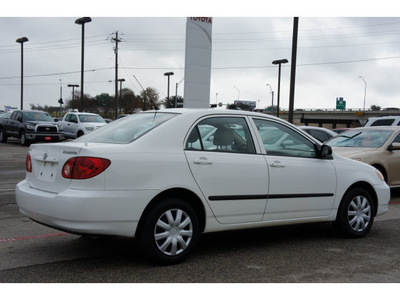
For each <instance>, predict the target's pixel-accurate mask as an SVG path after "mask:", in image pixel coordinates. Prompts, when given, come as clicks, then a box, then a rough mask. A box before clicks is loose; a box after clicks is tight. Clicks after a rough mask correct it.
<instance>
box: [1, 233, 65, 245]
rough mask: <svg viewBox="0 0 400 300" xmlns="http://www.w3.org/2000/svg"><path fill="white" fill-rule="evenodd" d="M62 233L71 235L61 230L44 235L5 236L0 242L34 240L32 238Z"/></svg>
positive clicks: (60, 234)
mask: <svg viewBox="0 0 400 300" xmlns="http://www.w3.org/2000/svg"><path fill="white" fill-rule="evenodd" d="M62 235H69V233H66V232H60V233H51V234H42V235H31V236H22V237H16V238H5V239H0V243H5V242H14V241H22V240H32V239H41V238H47V237H54V236H62Z"/></svg>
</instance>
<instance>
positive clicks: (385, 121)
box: [371, 119, 394, 126]
mask: <svg viewBox="0 0 400 300" xmlns="http://www.w3.org/2000/svg"><path fill="white" fill-rule="evenodd" d="M393 122H394V119H383V120H378V121H375V122H374V123H372V124H371V126H390V125H392V124H393Z"/></svg>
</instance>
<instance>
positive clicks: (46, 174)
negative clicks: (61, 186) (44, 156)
mask: <svg viewBox="0 0 400 300" xmlns="http://www.w3.org/2000/svg"><path fill="white" fill-rule="evenodd" d="M57 166H58V163H56V162H47V161H44V162H40V167H39V170H38V172H37V178H38V179H39V180H42V181H48V182H54V180H55V179H56V174H57V170H58V168H57Z"/></svg>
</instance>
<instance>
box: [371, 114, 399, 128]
mask: <svg viewBox="0 0 400 300" xmlns="http://www.w3.org/2000/svg"><path fill="white" fill-rule="evenodd" d="M370 126H400V116H383V117H371V118H368V122H367V123H366V124H365V126H364V127H370Z"/></svg>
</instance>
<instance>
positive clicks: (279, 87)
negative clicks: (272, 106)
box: [272, 58, 289, 118]
mask: <svg viewBox="0 0 400 300" xmlns="http://www.w3.org/2000/svg"><path fill="white" fill-rule="evenodd" d="M288 62H289V61H288V60H287V59H286V58H284V59H278V60H274V61H273V62H272V64H273V65H278V66H279V71H278V103H277V106H278V109H277V112H276V116H277V117H278V118H279V110H280V109H279V105H280V95H281V65H282V64H286V63H288Z"/></svg>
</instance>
